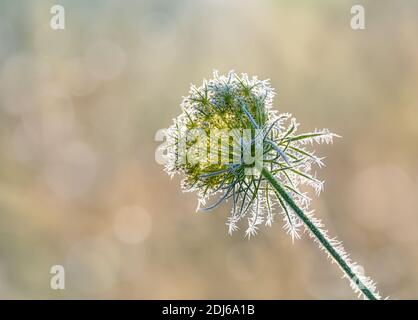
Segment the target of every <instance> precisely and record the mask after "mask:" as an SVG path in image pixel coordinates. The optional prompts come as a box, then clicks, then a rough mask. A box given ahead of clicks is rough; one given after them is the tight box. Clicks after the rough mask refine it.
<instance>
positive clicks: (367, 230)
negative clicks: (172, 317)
mask: <svg viewBox="0 0 418 320" xmlns="http://www.w3.org/2000/svg"><path fill="white" fill-rule="evenodd" d="M54 4H60V5H62V6H64V8H65V29H64V30H52V29H51V28H50V24H49V23H50V19H51V17H52V15H51V13H50V8H51V6H52V5H54ZM354 4H362V5H363V6H364V7H365V10H366V29H365V30H358V31H354V30H352V29H351V27H350V19H351V17H352V15H351V14H350V9H351V7H352V6H353V5H354ZM417 57H418V2H417V1H413V0H411V1H407V0H404V1H396V0H380V1H377V0H375V1H365V0H364V1H352V0H348V1H332V0H328V1H325V0H324V1H314V0H310V1H307V0H305V1H290V0H288V1H273V0H265V1H250V0H246V1H243V0H234V1H221V0H206V1H203V0H182V1H173V0H165V1H162V0H153V1H116V0H115V1H109V0H108V1H103V0H101V1H98V0H97V1H82V0H78V1H74V0H72V1H63V0H56V1H36V2H35V1H29V0H27V1H22V0H18V1H12V0H2V1H1V2H0V297H1V298H5V299H10V298H19V299H20V298H24V299H27V298H53V299H62V298H70V299H72V298H82V299H84V298H100V299H102V298H116V299H122V298H125V299H168V298H170V299H173V298H177V299H184V298H189V299H229V298H231V299H232V298H234V299H328V298H331V299H354V298H356V295H355V294H354V293H353V292H352V291H351V290H350V289H349V286H348V282H347V280H341V279H340V278H341V272H340V270H339V269H338V268H337V267H336V265H331V264H330V263H329V261H327V259H326V257H325V254H324V253H322V252H320V251H319V249H318V248H317V246H316V245H315V244H314V243H312V242H311V241H310V240H309V239H307V237H306V236H304V237H303V238H302V240H299V241H296V242H295V243H294V244H292V241H291V238H290V237H289V236H287V235H286V234H285V232H284V231H283V230H282V225H281V222H280V221H278V222H277V223H275V224H274V225H273V227H272V228H267V229H266V228H262V232H261V233H260V234H259V235H258V236H257V237H255V238H252V239H251V240H247V239H245V238H244V234H243V233H242V232H237V233H235V234H233V236H232V237H231V236H228V235H227V232H226V231H227V229H226V225H225V222H226V217H227V215H228V214H229V210H230V209H229V207H228V205H223V206H221V207H220V208H218V209H217V210H215V211H214V212H213V213H212V214H200V213H195V208H196V204H197V200H196V197H195V195H193V194H183V193H182V192H181V190H180V187H179V181H180V178H179V177H176V178H174V179H173V180H170V178H169V177H168V176H167V175H166V174H165V173H164V172H163V168H162V166H160V165H159V164H157V163H156V161H155V159H154V153H155V149H156V148H157V147H158V145H159V144H160V142H157V141H155V138H154V137H155V133H156V131H157V130H158V129H160V128H165V127H167V126H169V125H170V124H171V119H172V118H173V117H175V116H176V115H177V114H178V113H179V112H180V107H179V103H180V101H181V98H182V96H183V95H186V94H187V93H188V90H189V86H190V83H196V84H200V83H201V81H202V79H203V78H209V77H211V74H212V70H213V69H218V70H220V71H221V72H227V71H229V70H230V69H234V70H236V71H237V72H247V73H249V74H250V75H258V76H259V77H260V78H261V79H265V78H270V79H271V83H272V85H273V87H275V88H276V90H277V92H278V95H277V96H276V98H275V107H276V108H277V109H278V110H280V111H281V112H290V113H292V114H293V115H295V116H296V117H297V119H298V120H299V121H300V122H301V123H302V125H301V131H309V130H312V129H314V128H322V127H326V128H329V129H330V130H331V131H334V132H336V133H338V134H340V135H342V136H343V139H337V140H336V142H335V143H334V145H333V146H326V145H325V146H321V147H320V148H319V149H320V150H318V154H322V155H324V156H326V164H327V166H326V167H325V168H324V169H323V170H321V171H320V172H318V176H319V177H320V178H321V179H325V180H326V184H325V192H324V193H322V194H321V196H320V197H319V198H317V199H315V201H314V203H313V205H312V207H313V208H315V210H316V214H317V215H318V216H319V217H320V218H322V219H323V220H324V222H325V224H326V226H327V227H328V228H329V229H330V232H331V234H332V235H337V236H338V237H339V238H340V239H341V240H343V241H344V243H345V247H346V249H347V250H348V251H349V252H350V253H351V255H352V257H353V258H354V259H355V260H356V261H358V262H359V263H360V264H361V265H362V266H363V267H364V269H365V271H366V273H367V274H368V275H370V276H372V278H373V279H374V280H375V281H377V283H378V284H379V289H380V291H381V292H382V293H383V295H385V296H390V297H391V298H395V299H405V298H412V299H414V298H418V251H417V249H416V248H417V247H418V232H417V229H418V197H417V194H418V165H417V160H416V159H417V156H418V148H417V144H418V105H417V103H418V90H417V87H418V86H417V84H418V59H417ZM57 264H58V265H62V266H64V268H65V272H66V273H65V290H52V289H51V287H50V279H51V277H52V275H51V274H50V269H51V267H52V266H53V265H57Z"/></svg>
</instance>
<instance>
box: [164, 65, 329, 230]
mask: <svg viewBox="0 0 418 320" xmlns="http://www.w3.org/2000/svg"><path fill="white" fill-rule="evenodd" d="M274 95H275V93H274V89H273V88H272V87H271V86H270V83H269V80H259V79H258V78H257V77H252V78H250V77H248V75H247V74H241V75H238V74H236V73H235V72H233V71H231V72H229V73H228V74H227V75H219V74H218V72H216V71H215V72H214V74H213V79H210V80H204V81H203V84H202V85H201V86H199V87H197V86H194V85H192V86H191V89H190V92H189V95H188V96H187V97H184V98H183V102H182V104H181V108H182V113H181V114H180V115H179V116H178V117H177V118H175V119H174V120H173V124H172V125H171V127H170V128H169V129H168V130H167V143H166V144H165V147H164V149H165V150H164V151H165V154H166V164H165V170H166V171H167V172H168V173H169V174H170V175H171V176H173V175H174V174H175V173H181V174H184V179H183V181H182V188H183V190H184V191H187V192H189V191H196V192H197V194H198V197H199V201H198V203H199V205H198V209H200V210H204V211H208V210H211V209H213V208H215V207H217V206H218V205H219V204H220V203H222V202H223V201H230V202H232V211H231V214H230V216H229V218H228V222H227V225H228V231H229V233H232V232H233V231H234V230H236V229H238V228H239V225H240V222H241V220H243V219H244V218H246V220H247V223H248V225H247V226H246V235H247V236H251V235H253V234H255V233H256V232H257V230H258V228H259V226H260V225H262V224H265V225H268V226H270V225H271V224H272V222H273V221H274V219H275V216H276V213H277V212H278V213H280V214H281V215H282V218H283V220H284V228H285V229H286V230H287V232H288V233H290V234H291V236H292V237H299V236H298V234H299V231H300V228H301V225H302V223H301V221H300V220H299V218H298V217H297V216H296V215H295V213H293V212H292V210H290V208H289V207H288V205H287V204H285V201H283V199H282V198H281V196H280V195H279V194H278V193H277V192H276V191H275V190H274V189H273V188H272V187H271V186H270V185H269V183H268V181H266V180H265V178H264V177H263V176H262V175H261V174H260V172H261V170H262V168H266V169H267V170H269V171H270V172H271V173H272V174H273V175H274V176H275V177H276V178H277V179H278V180H279V181H280V182H281V184H282V185H283V187H284V188H285V189H286V191H287V192H288V193H289V195H290V196H291V197H292V198H293V200H294V201H295V202H296V203H297V204H298V205H299V206H300V207H301V208H302V209H307V208H308V206H309V203H310V201H311V199H310V198H309V196H308V195H307V194H306V193H305V192H303V191H302V190H301V186H302V185H308V186H311V187H312V188H313V189H314V190H315V192H316V194H319V193H320V191H321V190H322V189H323V181H320V180H319V179H317V178H316V174H315V172H314V171H313V166H317V167H321V166H322V165H323V163H322V159H321V158H320V157H318V156H316V155H315V153H314V152H313V151H312V150H310V148H308V146H309V145H311V144H313V143H331V142H332V139H333V137H335V136H336V135H335V134H333V133H331V132H329V131H328V130H327V129H322V130H315V131H314V132H310V133H303V134H298V133H297V129H298V126H299V124H298V123H297V121H296V119H295V118H293V117H292V116H291V115H290V114H288V113H283V114H280V113H278V112H277V111H276V110H273V109H272V103H273V97H274ZM209 199H211V201H212V202H211V203H210V204H209V205H206V203H207V202H208V200H209Z"/></svg>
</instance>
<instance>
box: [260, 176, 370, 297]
mask: <svg viewBox="0 0 418 320" xmlns="http://www.w3.org/2000/svg"><path fill="white" fill-rule="evenodd" d="M261 174H262V175H263V176H264V177H265V178H266V179H267V180H268V181H269V182H270V184H271V185H272V187H273V188H274V189H275V190H276V191H277V192H278V193H279V194H280V196H281V197H282V198H283V200H284V201H286V203H287V204H288V205H289V206H290V207H291V208H292V209H293V211H294V212H295V213H296V215H297V216H298V217H299V218H300V219H301V220H302V221H303V223H304V224H305V225H306V227H307V228H308V229H309V230H310V231H311V232H312V234H313V235H314V236H315V237H316V239H317V240H318V241H319V243H320V244H321V245H322V246H323V247H324V248H325V250H326V251H327V252H328V253H329V255H330V256H331V257H332V258H333V259H334V260H335V262H337V264H338V265H339V266H340V267H341V269H342V270H343V271H344V272H345V274H346V275H347V276H348V277H349V278H350V279H351V280H352V281H353V283H355V285H356V286H357V288H358V289H359V290H360V291H361V292H362V293H363V294H364V295H365V296H366V297H367V298H368V299H370V300H378V297H376V295H375V294H374V293H373V292H372V290H370V289H369V288H367V286H366V285H365V284H364V283H363V282H362V281H361V280H360V279H359V276H358V275H357V274H356V273H355V271H354V270H353V269H352V267H350V263H349V262H348V261H346V260H345V259H344V257H342V256H341V255H340V254H339V253H338V251H337V250H336V248H334V246H333V245H332V244H331V243H330V242H329V241H328V239H327V237H326V236H325V235H324V234H323V232H322V231H321V230H320V229H319V228H318V227H317V226H316V225H315V224H314V223H313V222H312V221H311V219H310V218H309V217H308V216H307V215H306V214H305V213H304V212H303V211H302V209H300V208H299V207H298V206H297V205H296V203H295V202H294V201H293V199H292V198H291V197H290V196H289V194H288V193H287V192H286V191H285V190H284V189H283V187H282V186H281V185H280V183H279V182H278V181H277V179H276V178H275V177H274V176H273V175H272V174H271V173H270V171H268V170H267V169H266V168H263V169H262V171H261ZM353 279H356V280H355V281H354V280H353Z"/></svg>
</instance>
